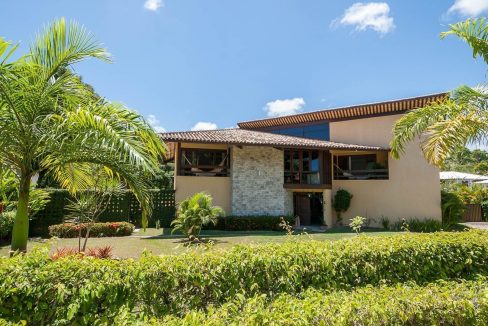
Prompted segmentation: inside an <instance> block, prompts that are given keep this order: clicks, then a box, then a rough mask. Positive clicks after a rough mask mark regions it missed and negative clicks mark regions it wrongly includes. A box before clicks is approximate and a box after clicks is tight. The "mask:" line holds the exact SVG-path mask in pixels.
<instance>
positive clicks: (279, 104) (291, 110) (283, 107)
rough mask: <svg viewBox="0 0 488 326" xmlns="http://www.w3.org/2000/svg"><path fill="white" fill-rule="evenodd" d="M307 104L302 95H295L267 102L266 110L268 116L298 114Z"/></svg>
mask: <svg viewBox="0 0 488 326" xmlns="http://www.w3.org/2000/svg"><path fill="white" fill-rule="evenodd" d="M304 106H305V100H304V99H303V98H301V97H295V98H292V99H286V100H276V101H272V102H268V103H266V106H265V107H264V110H265V111H266V113H267V114H268V117H271V118H273V117H281V116H284V115H290V114H296V113H298V112H300V111H301V110H302V108H303V107H304Z"/></svg>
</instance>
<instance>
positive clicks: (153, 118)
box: [147, 114, 166, 132]
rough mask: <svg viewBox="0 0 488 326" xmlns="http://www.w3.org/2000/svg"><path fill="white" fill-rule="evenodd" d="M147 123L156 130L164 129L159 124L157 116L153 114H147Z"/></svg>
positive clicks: (162, 130) (163, 130) (161, 130)
mask: <svg viewBox="0 0 488 326" xmlns="http://www.w3.org/2000/svg"><path fill="white" fill-rule="evenodd" d="M147 123H149V125H150V126H151V127H152V128H153V129H154V131H156V132H165V131H166V129H164V128H163V126H161V124H160V122H159V120H158V118H156V116H155V115H154V114H150V115H148V116H147Z"/></svg>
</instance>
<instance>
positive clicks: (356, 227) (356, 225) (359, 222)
mask: <svg viewBox="0 0 488 326" xmlns="http://www.w3.org/2000/svg"><path fill="white" fill-rule="evenodd" d="M365 221H366V218H364V217H362V216H356V217H355V218H352V219H351V223H349V226H350V227H351V229H352V230H353V231H354V232H356V234H359V232H361V228H362V227H363V225H364V222H365Z"/></svg>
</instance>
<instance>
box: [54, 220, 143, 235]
mask: <svg viewBox="0 0 488 326" xmlns="http://www.w3.org/2000/svg"><path fill="white" fill-rule="evenodd" d="M87 228H88V224H84V223H82V224H73V223H64V224H56V225H51V226H50V227H49V235H50V236H51V237H58V238H77V237H78V235H79V232H80V229H81V235H82V236H83V237H84V236H85V235H86V231H87ZM134 228H135V227H134V225H133V224H131V223H127V222H109V223H94V224H93V225H92V227H91V229H90V237H91V238H98V237H124V236H128V235H131V234H132V232H133V231H134Z"/></svg>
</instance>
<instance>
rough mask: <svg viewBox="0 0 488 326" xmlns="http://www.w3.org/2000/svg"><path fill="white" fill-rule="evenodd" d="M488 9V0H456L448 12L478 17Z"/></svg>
mask: <svg viewBox="0 0 488 326" xmlns="http://www.w3.org/2000/svg"><path fill="white" fill-rule="evenodd" d="M487 10H488V0H455V1H454V4H453V5H452V6H451V8H449V10H448V11H447V13H448V14H451V13H459V14H461V15H462V16H467V17H476V16H478V15H480V14H481V13H483V12H485V11H487Z"/></svg>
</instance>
